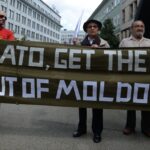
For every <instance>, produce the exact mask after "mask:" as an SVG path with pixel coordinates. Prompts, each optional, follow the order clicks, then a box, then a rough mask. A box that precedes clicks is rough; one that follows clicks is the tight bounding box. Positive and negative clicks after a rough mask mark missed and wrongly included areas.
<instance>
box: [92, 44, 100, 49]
mask: <svg viewBox="0 0 150 150" xmlns="http://www.w3.org/2000/svg"><path fill="white" fill-rule="evenodd" d="M91 47H92V48H98V47H99V45H97V44H92V45H91Z"/></svg>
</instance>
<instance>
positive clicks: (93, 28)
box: [87, 23, 99, 36]
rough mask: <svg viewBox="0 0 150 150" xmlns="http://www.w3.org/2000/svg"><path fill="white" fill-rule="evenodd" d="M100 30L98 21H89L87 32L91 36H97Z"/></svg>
mask: <svg viewBox="0 0 150 150" xmlns="http://www.w3.org/2000/svg"><path fill="white" fill-rule="evenodd" d="M98 32H99V28H98V26H97V24H96V23H89V24H88V25H87V33H88V35H89V36H96V35H97V34H98Z"/></svg>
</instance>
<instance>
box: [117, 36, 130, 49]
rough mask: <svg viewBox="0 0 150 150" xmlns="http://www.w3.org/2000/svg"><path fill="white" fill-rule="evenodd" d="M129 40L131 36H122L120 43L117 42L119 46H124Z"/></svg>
mask: <svg viewBox="0 0 150 150" xmlns="http://www.w3.org/2000/svg"><path fill="white" fill-rule="evenodd" d="M130 41H131V38H130V37H129V38H124V39H123V40H122V41H121V42H120V44H119V47H126V44H127V43H129V42H130Z"/></svg>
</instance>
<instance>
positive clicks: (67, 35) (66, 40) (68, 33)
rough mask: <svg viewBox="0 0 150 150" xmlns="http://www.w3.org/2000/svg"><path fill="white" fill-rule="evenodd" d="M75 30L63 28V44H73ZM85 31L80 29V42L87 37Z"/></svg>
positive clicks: (78, 37)
mask: <svg viewBox="0 0 150 150" xmlns="http://www.w3.org/2000/svg"><path fill="white" fill-rule="evenodd" d="M74 32H75V31H73V30H66V29H64V30H61V43H62V44H73V38H74ZM85 34H86V33H85V32H84V31H79V33H78V36H77V39H78V41H79V42H81V41H82V40H83V39H84V37H85Z"/></svg>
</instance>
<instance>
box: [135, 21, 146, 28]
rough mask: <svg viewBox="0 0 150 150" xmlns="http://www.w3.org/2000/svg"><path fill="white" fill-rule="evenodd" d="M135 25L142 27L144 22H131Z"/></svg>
mask: <svg viewBox="0 0 150 150" xmlns="http://www.w3.org/2000/svg"><path fill="white" fill-rule="evenodd" d="M135 26H143V27H144V23H143V22H142V21H135V22H134V23H133V27H135Z"/></svg>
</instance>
